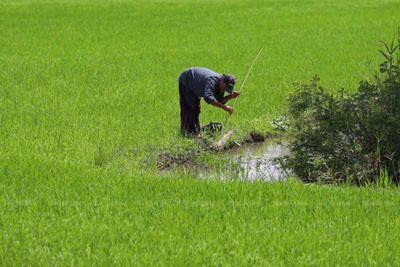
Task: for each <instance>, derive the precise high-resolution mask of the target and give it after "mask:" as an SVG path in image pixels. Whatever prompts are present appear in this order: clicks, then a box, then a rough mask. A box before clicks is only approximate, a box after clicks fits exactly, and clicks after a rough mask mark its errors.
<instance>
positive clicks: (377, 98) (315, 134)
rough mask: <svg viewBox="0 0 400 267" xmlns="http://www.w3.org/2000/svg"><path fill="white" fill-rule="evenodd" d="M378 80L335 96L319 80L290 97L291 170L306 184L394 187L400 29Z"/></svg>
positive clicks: (399, 172)
mask: <svg viewBox="0 0 400 267" xmlns="http://www.w3.org/2000/svg"><path fill="white" fill-rule="evenodd" d="M383 45H384V50H379V52H380V53H381V54H382V56H383V57H384V61H383V62H382V64H380V65H379V72H378V71H377V74H376V75H375V77H374V79H373V81H361V82H360V84H359V87H358V90H357V91H356V92H354V93H347V92H345V91H344V90H343V89H342V90H340V91H339V92H338V93H331V92H329V91H328V90H326V88H324V87H323V86H321V85H320V83H319V78H318V77H314V78H313V79H312V80H311V81H310V82H309V83H306V84H295V92H294V93H293V94H291V95H290V96H289V111H288V113H289V121H290V122H289V124H290V134H289V135H290V146H291V151H292V153H291V155H289V156H288V157H287V158H286V164H287V167H289V168H291V169H292V170H293V172H294V173H295V174H296V175H297V176H299V177H300V178H301V179H302V180H305V181H312V182H315V181H322V182H335V183H336V182H343V181H348V180H349V179H350V180H351V182H352V183H356V184H365V183H378V182H379V179H380V178H379V177H380V176H382V175H381V174H382V170H385V172H387V176H388V177H389V180H390V182H391V183H395V184H398V183H399V176H400V51H399V45H400V30H399V35H398V39H397V41H396V42H394V41H392V42H391V43H390V44H387V43H383Z"/></svg>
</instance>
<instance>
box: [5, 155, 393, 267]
mask: <svg viewBox="0 0 400 267" xmlns="http://www.w3.org/2000/svg"><path fill="white" fill-rule="evenodd" d="M15 160H16V159H15ZM21 167H23V170H24V171H23V172H20V171H17V170H9V172H8V175H7V177H6V178H3V179H2V187H1V191H0V205H1V210H0V218H1V221H0V222H1V224H0V225H1V229H2V235H0V252H1V253H0V263H2V265H23V264H27V263H29V264H32V265H55V264H63V265H64V264H66V265H104V266H105V265H107V266H108V265H110V264H117V265H121V264H123V265H128V264H129V265H156V264H157V265H158V264H161V265H181V266H183V265H185V266H188V265H193V264H196V265H211V264H213V265H214V264H215V265H220V264H223V265H226V264H230V265H246V266H249V265H265V264H270V265H274V266H275V265H296V266H297V265H316V266H320V265H326V264H330V265H343V264H346V265H361V264H362V265H377V266H383V265H396V264H398V262H399V260H400V258H399V254H398V253H397V248H398V246H399V245H400V233H399V230H398V229H399V226H400V221H399V218H400V210H399V209H398V207H399V205H400V196H399V192H398V191H397V190H383V189H376V188H354V187H353V188H352V187H322V186H310V185H303V184H298V183H292V182H288V183H263V182H260V183H241V182H237V181H232V182H220V181H200V180H193V179H184V178H152V177H150V176H145V177H143V178H131V177H127V176H115V175H112V174H109V175H108V176H106V177H104V173H102V172H100V171H88V170H84V169H75V168H73V167H72V166H70V165H68V164H65V165H64V166H62V168H59V167H55V166H54V165H53V163H52V162H42V163H36V164H30V162H21ZM61 171H62V172H61ZM60 172H61V174H58V173H60ZM52 173H57V175H54V176H53V175H52Z"/></svg>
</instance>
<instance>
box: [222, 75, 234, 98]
mask: <svg viewBox="0 0 400 267" xmlns="http://www.w3.org/2000/svg"><path fill="white" fill-rule="evenodd" d="M235 83H236V78H235V76H233V75H232V74H223V75H222V77H221V82H220V87H222V88H221V89H222V91H227V92H228V93H229V94H230V95H231V94H232V93H233V87H234V86H235Z"/></svg>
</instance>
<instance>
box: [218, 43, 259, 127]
mask: <svg viewBox="0 0 400 267" xmlns="http://www.w3.org/2000/svg"><path fill="white" fill-rule="evenodd" d="M263 49H264V48H261V49H260V52H258V54H257V56H256V57H255V58H254V60H253V63H251V66H250V68H249V70H248V71H247V74H246V76H245V77H244V81H243V83H242V84H241V85H240V88H239V91H238V92H239V93H240V92H241V91H242V89H243V85H244V84H245V83H246V81H247V78H248V77H249V74H250V71H251V69H252V68H253V66H254V64H255V63H256V61H257V59H258V57H259V56H260V55H261V52H262V51H263ZM236 101H237V98H235V101H234V102H233V104H232V107H233V106H235V104H236ZM231 117H232V114H229V117H228V120H227V121H226V123H225V125H224V127H225V129H227V128H228V123H229V121H230V119H231Z"/></svg>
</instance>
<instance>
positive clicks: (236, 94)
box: [232, 91, 240, 98]
mask: <svg viewBox="0 0 400 267" xmlns="http://www.w3.org/2000/svg"><path fill="white" fill-rule="evenodd" d="M239 96H240V92H237V91H235V92H233V93H232V98H238V97H239Z"/></svg>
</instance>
